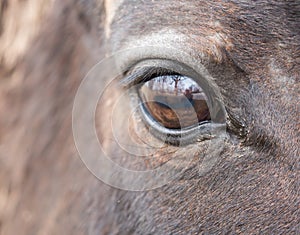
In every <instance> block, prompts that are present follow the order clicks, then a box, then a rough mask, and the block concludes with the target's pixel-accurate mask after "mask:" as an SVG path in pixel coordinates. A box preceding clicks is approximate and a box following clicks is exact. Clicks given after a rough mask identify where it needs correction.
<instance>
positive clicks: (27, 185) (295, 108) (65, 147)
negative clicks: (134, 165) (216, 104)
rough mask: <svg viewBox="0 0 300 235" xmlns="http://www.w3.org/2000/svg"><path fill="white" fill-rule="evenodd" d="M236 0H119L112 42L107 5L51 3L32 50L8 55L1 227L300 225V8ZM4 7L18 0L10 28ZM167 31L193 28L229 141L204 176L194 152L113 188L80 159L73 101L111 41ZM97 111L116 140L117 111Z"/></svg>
mask: <svg viewBox="0 0 300 235" xmlns="http://www.w3.org/2000/svg"><path fill="white" fill-rule="evenodd" d="M15 2H16V4H22V1H15ZM25 2H27V1H25ZM241 2H243V1H241ZM241 2H240V1H235V0H233V1H188V2H185V1H161V0H160V1H148V0H145V1H124V2H123V3H122V4H121V5H120V6H119V8H118V9H117V14H115V17H114V19H113V21H112V25H111V27H110V34H109V37H108V38H107V35H108V34H106V33H105V23H106V20H105V19H106V15H105V4H104V3H103V2H101V1H96V0H95V1H93V0H83V1H75V0H74V1H73V0H67V1H56V2H55V4H54V5H53V6H52V7H51V8H49V9H48V11H47V14H46V16H45V17H44V18H43V20H42V21H41V22H40V27H38V28H39V29H38V32H37V33H35V34H34V35H33V36H32V37H31V38H33V39H32V40H30V42H29V46H28V47H27V50H26V53H23V54H20V55H16V56H15V58H14V59H13V60H11V61H12V62H11V63H8V62H6V61H5V59H3V58H5V56H4V54H5V53H4V52H3V53H2V54H1V55H0V56H1V64H0V75H1V77H0V97H1V99H0V110H1V114H2V115H1V119H0V182H1V184H0V234H1V235H2V234H3V235H7V234H259V233H261V234H297V233H299V231H300V228H299V224H300V219H299V212H300V211H299V210H300V209H299V207H300V196H299V180H300V177H299V170H300V169H299V129H300V125H299V102H298V100H299V91H300V90H299V76H300V70H299V68H300V66H299V65H300V56H299V55H300V32H299V29H300V21H299V19H300V4H299V3H298V2H297V1H265V0H263V1H259V2H244V3H241ZM7 9H10V1H4V2H1V4H0V14H1V15H0V24H1V27H0V29H2V31H1V30H0V32H1V37H4V36H3V35H5V33H6V31H5V30H7V29H6V28H5V22H6V21H5V17H9V16H8V15H5V14H2V13H3V12H4V13H5V12H6V11H7V12H9V10H7ZM11 14H13V13H11ZM10 17H12V16H10ZM164 28H171V29H174V30H176V32H178V34H179V33H182V34H184V35H186V36H187V38H188V40H187V41H185V42H184V43H185V45H184V46H185V47H186V48H190V49H191V50H192V51H194V52H195V54H198V55H202V56H199V57H198V60H199V63H202V64H203V65H204V66H205V67H206V68H207V70H208V71H209V72H210V74H211V75H212V76H213V77H214V78H216V80H215V82H216V84H217V85H218V86H219V87H220V88H221V94H222V99H223V101H224V104H225V106H226V109H227V112H228V113H229V117H230V122H229V123H228V133H229V135H230V139H229V140H228V141H227V142H226V143H225V146H224V150H223V152H222V154H221V156H220V158H219V161H218V162H217V164H216V165H215V167H214V168H213V169H212V170H211V171H210V172H208V173H206V174H204V175H202V176H199V174H198V167H197V166H198V164H197V160H196V161H194V162H193V165H191V166H190V167H189V168H188V169H187V170H186V172H185V173H184V174H183V175H182V176H181V177H180V178H179V179H176V180H175V181H174V182H172V183H170V184H168V185H166V186H164V187H162V188H159V189H155V190H152V191H147V192H127V191H122V190H118V189H113V188H110V187H109V186H107V185H105V184H104V183H102V182H100V181H98V180H97V179H96V178H95V177H93V176H92V174H90V172H89V171H88V170H87V169H86V168H85V166H84V165H83V164H82V162H81V161H80V159H79V157H78V153H77V151H76V148H75V145H74V142H73V137H72V130H71V112H72V105H73V100H74V96H75V93H76V90H77V88H78V86H79V84H80V82H81V80H82V78H83V77H84V76H85V74H86V73H87V71H88V70H89V69H90V68H91V66H92V65H93V64H95V63H96V62H98V61H99V60H100V59H101V58H103V57H104V56H105V53H107V48H111V51H108V53H113V50H118V49H121V48H122V47H124V45H126V44H127V43H130V42H132V41H134V40H135V38H136V37H140V36H146V38H147V36H148V35H150V34H151V33H154V32H159V33H160V32H161V29H164ZM216 33H217V34H216ZM216 35H218V36H216ZM103 45H106V46H107V45H108V47H107V48H106V47H105V48H104V46H103ZM0 46H1V45H0ZM179 46H180V45H179ZM2 51H4V50H2ZM117 96H118V94H115V97H117ZM100 117H101V121H100V125H99V126H100V129H99V131H100V135H103V136H105V138H107V139H109V138H110V137H111V133H110V132H109V131H107V130H106V129H105V125H106V123H108V122H109V117H108V116H107V115H105V114H103V115H100ZM242 123H243V124H245V125H244V126H245V128H244V129H245V130H243V131H242V132H240V128H241V125H242ZM205 144H207V141H203V142H200V143H195V145H194V146H192V147H193V148H196V149H198V151H199V152H201V149H202V148H204V147H205ZM211 144H214V142H212V143H211ZM217 147H218V146H217V145H216V148H217ZM107 148H108V150H109V151H111V152H112V153H114V154H115V156H119V155H118V154H119V153H118V152H117V151H118V150H117V149H116V148H115V146H114V145H108V146H107ZM183 151H184V152H186V154H189V151H185V149H183ZM163 152H164V150H163V149H162V150H161V153H162V155H164V153H163Z"/></svg>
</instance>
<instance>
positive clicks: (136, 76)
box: [120, 66, 180, 88]
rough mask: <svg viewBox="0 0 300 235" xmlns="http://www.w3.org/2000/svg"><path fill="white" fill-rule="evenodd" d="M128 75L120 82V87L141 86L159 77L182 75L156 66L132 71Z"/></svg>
mask: <svg viewBox="0 0 300 235" xmlns="http://www.w3.org/2000/svg"><path fill="white" fill-rule="evenodd" d="M128 73H129V75H127V76H126V77H125V78H124V79H122V80H121V81H120V85H121V86H122V87H125V88H126V87H130V86H133V85H137V84H140V83H142V82H147V81H149V80H151V79H152V78H154V77H158V76H166V75H180V74H179V73H176V72H174V71H172V70H170V69H166V68H163V67H155V66H145V67H141V68H139V69H131V70H129V72H128Z"/></svg>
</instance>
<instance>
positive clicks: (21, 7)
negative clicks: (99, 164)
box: [0, 0, 103, 235]
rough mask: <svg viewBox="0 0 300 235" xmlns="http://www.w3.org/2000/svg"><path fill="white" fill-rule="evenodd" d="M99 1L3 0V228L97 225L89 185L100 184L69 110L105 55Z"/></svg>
mask: <svg viewBox="0 0 300 235" xmlns="http://www.w3.org/2000/svg"><path fill="white" fill-rule="evenodd" d="M95 2H96V1H85V3H82V1H75V0H74V1H73V0H65V1H54V0H0V112H1V116H0V234H1V235H7V234H74V233H76V234H82V233H85V232H83V231H86V229H87V228H88V227H89V228H93V225H91V223H94V221H93V220H91V219H88V217H89V215H90V214H91V213H92V212H91V210H90V209H89V208H92V207H94V206H95V205H91V204H90V201H91V197H93V195H94V194H93V193H91V192H89V191H88V189H87V188H84V187H85V186H84V185H90V186H91V185H95V187H89V188H90V189H91V190H94V189H95V188H97V185H99V184H100V183H99V181H97V180H96V179H95V178H94V177H93V176H92V175H91V174H90V173H89V172H88V170H87V169H86V168H85V167H84V165H83V164H82V163H81V161H80V159H79V157H78V155H77V152H76V148H75V146H74V143H73V138H72V130H71V111H72V104H73V99H74V95H75V92H76V89H77V87H78V85H79V83H80V81H81V79H82V78H83V77H84V75H85V74H86V72H87V71H88V70H89V69H90V68H91V66H92V65H93V64H94V63H95V62H97V61H99V59H100V58H101V51H100V45H101V41H102V39H101V29H102V27H101V14H100V13H101V9H102V7H101V6H102V2H101V1H98V2H97V3H95ZM95 4H96V5H97V6H95ZM92 21H95V22H98V23H93V22H92ZM93 188H94V189H93ZM102 190H103V189H102ZM78 202H81V203H80V204H79V203H78ZM76 215H77V217H76ZM78 215H80V216H78ZM59 224H60V225H61V226H57V225H59ZM59 229H63V230H59Z"/></svg>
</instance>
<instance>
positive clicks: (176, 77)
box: [170, 75, 185, 95]
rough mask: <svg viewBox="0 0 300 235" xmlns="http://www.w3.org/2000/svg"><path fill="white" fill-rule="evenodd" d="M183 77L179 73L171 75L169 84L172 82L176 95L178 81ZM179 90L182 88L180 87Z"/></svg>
mask: <svg viewBox="0 0 300 235" xmlns="http://www.w3.org/2000/svg"><path fill="white" fill-rule="evenodd" d="M184 79H185V77H182V76H180V75H172V80H173V81H172V82H171V83H170V84H172V83H173V82H174V88H175V93H176V95H177V94H178V84H179V82H180V81H183V80H184ZM180 90H182V87H181V89H180Z"/></svg>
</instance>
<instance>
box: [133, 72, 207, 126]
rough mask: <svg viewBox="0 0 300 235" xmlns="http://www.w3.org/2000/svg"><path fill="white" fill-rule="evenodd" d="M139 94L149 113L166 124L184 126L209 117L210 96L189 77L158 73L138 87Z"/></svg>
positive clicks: (157, 120)
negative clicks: (159, 74)
mask: <svg viewBox="0 0 300 235" xmlns="http://www.w3.org/2000/svg"><path fill="white" fill-rule="evenodd" d="M139 96H140V98H141V100H142V103H143V106H144V108H145V109H146V111H147V113H148V114H149V115H150V116H151V117H152V119H153V120H154V121H156V122H158V123H159V124H160V125H161V126H163V127H165V128H168V129H183V128H187V127H191V126H195V125H197V124H198V123H201V122H204V121H209V120H210V113H209V109H208V105H207V97H206V95H205V93H204V92H203V90H202V88H201V87H200V86H199V85H198V84H197V83H196V82H195V81H194V80H192V79H191V78H189V77H186V76H181V75H166V76H159V77H155V78H153V79H151V80H149V81H147V82H146V83H144V84H143V85H142V86H141V87H140V88H139Z"/></svg>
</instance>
